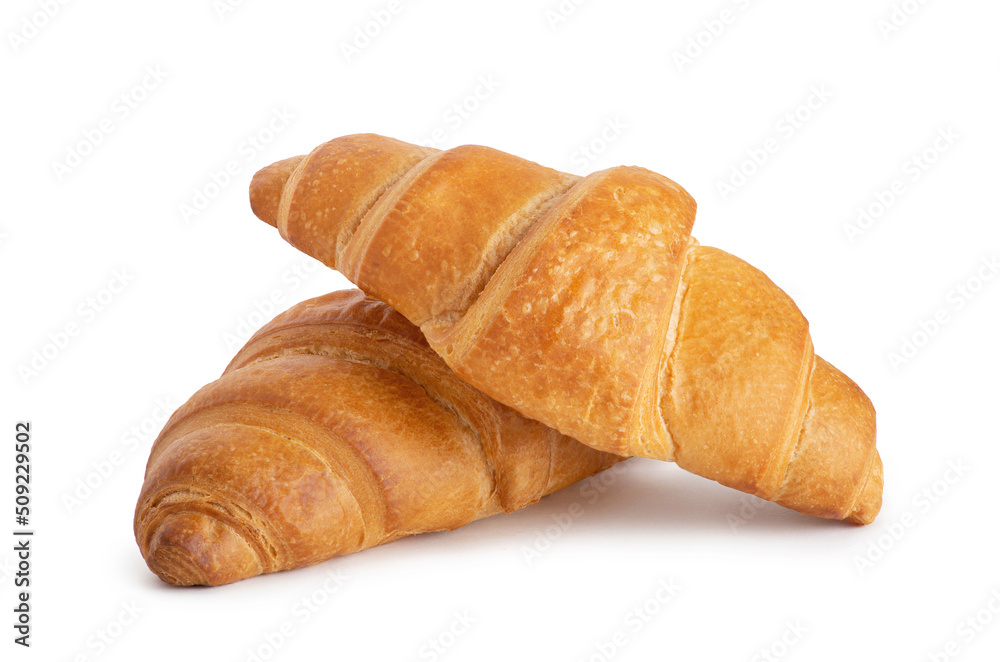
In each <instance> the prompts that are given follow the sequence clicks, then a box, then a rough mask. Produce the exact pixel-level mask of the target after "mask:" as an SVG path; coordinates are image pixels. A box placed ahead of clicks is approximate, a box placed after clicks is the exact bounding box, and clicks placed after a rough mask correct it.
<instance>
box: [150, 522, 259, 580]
mask: <svg viewBox="0 0 1000 662" xmlns="http://www.w3.org/2000/svg"><path fill="white" fill-rule="evenodd" d="M148 540H149V547H148V549H147V550H146V553H145V558H146V565H148V566H149V569H150V570H151V571H153V573H154V574H155V575H156V576H157V577H159V578H160V579H161V580H163V581H164V582H166V583H168V584H173V585H175V586H218V585H220V584H229V583H231V582H235V581H238V580H240V579H245V578H247V577H252V576H254V575H259V574H260V573H261V569H260V564H259V563H258V562H257V558H256V555H255V554H254V553H253V550H252V549H251V548H250V547H249V545H247V543H246V541H245V540H244V539H243V537H242V536H241V535H240V534H239V533H238V532H237V531H236V530H234V529H233V527H232V526H230V525H229V524H227V523H226V522H222V521H220V520H218V519H216V518H215V517H212V516H210V515H206V514H203V513H192V512H184V513H172V514H169V515H167V516H165V517H164V518H162V519H161V520H160V521H159V522H158V524H157V527H156V530H155V531H154V532H153V533H152V535H151V536H149V538H148Z"/></svg>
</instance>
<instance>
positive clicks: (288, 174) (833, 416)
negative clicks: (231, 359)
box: [250, 134, 882, 524]
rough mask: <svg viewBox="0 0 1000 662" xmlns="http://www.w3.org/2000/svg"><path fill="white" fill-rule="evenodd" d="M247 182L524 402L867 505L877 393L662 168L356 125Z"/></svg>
mask: <svg viewBox="0 0 1000 662" xmlns="http://www.w3.org/2000/svg"><path fill="white" fill-rule="evenodd" d="M250 201H251V206H252V208H253V211H254V213H255V214H256V215H257V216H258V217H259V218H261V219H262V220H264V221H266V222H267V223H269V224H271V225H273V226H275V227H277V229H278V230H279V231H280V233H281V235H282V236H283V237H284V238H285V239H286V240H287V241H289V242H290V243H291V244H292V245H293V246H295V247H297V248H299V249H300V250H302V251H304V252H306V253H308V254H309V255H312V256H313V257H315V258H317V259H319V260H320V261H322V262H324V263H326V264H327V265H329V266H331V267H334V268H336V269H337V270H339V271H340V272H341V273H343V274H344V275H345V276H346V277H347V278H348V279H350V280H351V281H352V282H354V283H355V284H357V285H358V286H359V287H360V288H361V289H362V290H364V291H365V292H367V293H368V294H370V295H372V296H375V297H377V298H379V299H381V300H383V301H385V302H386V303H388V304H389V305H390V306H392V307H393V308H395V309H396V310H398V311H399V312H400V313H402V314H403V315H404V316H405V317H406V318H407V319H409V320H410V321H411V322H413V323H414V324H416V325H417V326H419V327H420V329H421V330H422V331H423V333H424V335H425V336H426V337H427V340H428V341H429V343H430V346H431V347H432V348H433V349H434V350H435V351H436V352H437V353H438V354H439V355H441V356H442V357H443V358H444V360H445V361H446V362H447V363H448V365H449V366H450V367H451V368H452V370H454V371H455V372H456V373H457V374H458V375H459V376H460V377H462V378H463V379H464V380H466V381H467V382H469V383H470V384H472V385H473V386H475V387H476V388H478V389H480V390H482V391H484V392H485V393H487V394H489V395H490V396H492V397H494V398H496V399H497V400H499V401H500V402H503V403H504V404H506V405H508V406H510V407H513V408H514V409H516V410H517V411H519V412H520V413H522V414H524V415H525V416H528V417H530V418H533V419H536V420H539V421H541V422H543V423H545V424H546V425H549V426H551V427H554V428H556V429H558V430H559V431H560V432H562V433H563V434H567V435H570V436H572V437H575V438H577V439H579V440H580V441H582V442H584V443H586V444H589V445H591V446H593V447H594V448H598V449H601V450H604V451H609V452H612V453H616V454H620V455H630V456H631V455H637V456H643V457H651V458H658V459H661V460H673V461H676V463H677V464H678V465H679V466H681V467H682V468H684V469H687V470H689V471H692V472H694V473H696V474H699V475H701V476H705V477H707V478H711V479H713V480H716V481H718V482H720V483H722V484H724V485H728V486H730V487H733V488H736V489H738V490H742V491H744V492H749V493H752V494H755V495H757V496H759V497H762V498H764V499H768V500H772V501H776V502H777V503H779V504H782V505H784V506H787V507H789V508H793V509H795V510H798V511H801V512H803V513H808V514H810V515H816V516H819V517H827V518H836V519H844V518H850V520H852V521H854V522H857V523H862V524H866V523H869V522H871V521H872V520H873V519H874V518H875V515H876V514H877V513H878V510H879V508H880V507H881V500H882V497H881V494H882V462H881V459H880V458H879V455H878V452H877V451H876V449H875V412H874V409H873V407H872V404H871V401H870V400H869V399H868V397H867V396H866V395H865V394H864V392H862V391H861V389H860V388H858V386H857V385H856V384H855V383H854V382H852V381H851V380H850V379H849V378H847V377H846V376H845V375H844V374H843V373H841V372H840V371H838V370H837V369H836V368H834V367H833V366H832V365H830V364H829V363H827V362H826V361H824V360H823V359H821V358H819V357H818V356H816V355H815V354H814V352H813V346H812V342H811V340H810V336H809V329H808V324H807V322H806V319H805V317H803V315H802V313H801V312H800V311H799V309H798V308H797V307H796V305H795V303H794V302H793V301H792V300H791V299H790V298H789V297H788V295H786V294H785V293H784V292H783V291H782V290H781V289H779V288H778V287H777V286H776V285H775V284H774V283H772V282H771V281H770V280H769V279H768V278H767V276H765V275H764V274H763V273H761V272H760V271H758V270H757V269H755V268H754V267H752V266H750V265H749V264H747V263H746V262H744V261H742V260H740V259H739V258H737V257H734V256H732V255H730V254H728V253H725V252H723V251H721V250H718V249H715V248H708V247H704V246H700V245H699V244H698V243H697V242H696V241H695V240H694V239H693V238H692V237H691V235H690V232H691V227H692V225H693V223H694V215H695V202H694V200H693V199H692V198H691V196H690V195H688V193H687V192H686V191H685V190H684V189H682V188H681V187H680V186H679V185H677V184H675V183H674V182H672V181H671V180H669V179H667V178H666V177H663V176H661V175H658V174H656V173H654V172H651V171H649V170H645V169H643V168H638V167H617V168H611V169H609V170H603V171H601V172H596V173H594V174H591V175H589V176H587V177H583V178H581V177H577V176H574V175H570V174H566V173H562V172H558V171H556V170H552V169H550V168H545V167H542V166H540V165H538V164H536V163H532V162H530V161H526V160H524V159H520V158H517V157H515V156H511V155H509V154H505V153H503V152H499V151H496V150H494V149H490V148H487V147H480V146H474V145H467V146H463V147H458V148H455V149H450V150H447V151H439V150H435V149H430V148H425V147H418V146H415V145H411V144H408V143H404V142H400V141H398V140H393V139H390V138H384V137H381V136H377V135H371V134H364V135H354V136H346V137H343V138H338V139H335V140H332V141H330V142H328V143H325V144H323V145H320V146H319V147H317V148H316V149H315V150H313V151H312V152H311V153H310V154H309V155H308V156H298V157H293V158H290V159H285V160H283V161H279V162H277V163H274V164H272V165H271V166H268V167H266V168H264V169H263V170H261V171H259V172H258V173H257V174H256V175H255V176H254V178H253V181H252V183H251V185H250Z"/></svg>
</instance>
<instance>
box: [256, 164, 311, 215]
mask: <svg viewBox="0 0 1000 662" xmlns="http://www.w3.org/2000/svg"><path fill="white" fill-rule="evenodd" d="M304 158H305V156H293V157H291V158H287V159H282V160H281V161H277V162H275V163H272V164H271V165H269V166H267V167H266V168H262V169H261V170H258V171H257V173H256V174H255V175H254V176H253V179H251V180H250V208H251V209H252V210H253V213H254V215H255V216H256V217H257V218H259V219H260V220H262V221H264V222H265V223H268V224H270V225H272V226H274V227H278V209H279V208H280V206H281V193H282V191H283V190H284V188H285V182H287V181H288V178H289V177H291V176H292V171H294V170H295V168H297V167H298V165H299V163H301V162H302V159H304Z"/></svg>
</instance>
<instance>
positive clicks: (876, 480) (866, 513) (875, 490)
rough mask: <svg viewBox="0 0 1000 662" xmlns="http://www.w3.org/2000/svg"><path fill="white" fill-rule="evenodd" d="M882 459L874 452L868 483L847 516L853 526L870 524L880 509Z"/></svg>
mask: <svg viewBox="0 0 1000 662" xmlns="http://www.w3.org/2000/svg"><path fill="white" fill-rule="evenodd" d="M883 480H884V478H883V474H882V458H881V457H879V454H878V451H875V458H874V459H873V461H872V468H871V471H869V472H868V482H867V483H866V484H865V486H864V488H863V489H862V491H861V496H860V497H859V498H858V503H857V504H856V505H855V506H854V508H853V509H852V510H851V512H850V513H849V514H848V515H847V519H849V520H850V521H852V522H854V523H855V524H871V523H872V522H874V521H875V516H876V515H878V512H879V510H881V509H882V483H883Z"/></svg>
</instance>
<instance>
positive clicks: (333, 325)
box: [135, 290, 623, 585]
mask: <svg viewBox="0 0 1000 662" xmlns="http://www.w3.org/2000/svg"><path fill="white" fill-rule="evenodd" d="M621 459H623V458H620V457H618V456H615V455H611V454H608V453H602V452H600V451H596V450H594V449H592V448H589V447H587V446H584V445H583V444H580V443H578V442H576V441H574V440H572V439H570V438H569V437H565V436H563V435H561V434H559V433H558V432H556V431H555V430H551V429H549V428H546V427H545V426H543V425H541V424H540V423H537V422H535V421H531V420H528V419H526V418H524V417H522V416H520V415H519V414H517V413H516V412H514V411H513V410H511V409H509V408H507V407H505V406H503V405H501V404H499V403H497V402H495V401H494V400H491V399H489V398H488V397H486V396H485V395H483V394H482V393H480V392H478V391H476V390H475V389H473V388H472V387H471V386H469V385H468V384H466V383H465V382H463V381H462V380H460V379H458V378H457V377H455V375H454V374H453V373H452V372H451V371H450V370H449V369H448V367H447V366H446V365H445V364H444V362H443V361H442V360H441V359H440V358H439V357H438V356H437V355H436V354H435V353H434V352H433V351H431V349H430V348H429V347H428V346H427V343H426V342H425V341H424V339H423V336H421V334H420V332H419V331H418V330H417V328H416V327H414V326H413V325H411V324H410V323H409V322H407V321H406V320H405V319H403V318H402V316H400V315H399V314H398V313H396V312H394V311H392V310H391V309H390V308H389V307H388V306H386V305H385V304H383V303H381V302H379V301H376V300H374V299H370V298H367V297H365V296H364V294H362V293H361V292H359V291H357V290H351V291H343V292H334V293H332V294H329V295H326V296H323V297H319V298H317V299H312V300H310V301H306V302H304V303H301V304H299V305H297V306H295V307H293V308H292V309H290V310H288V311H287V312H285V313H283V314H282V315H279V316H278V317H277V318H275V319H274V320H273V321H272V322H271V323H269V324H268V325H267V326H265V327H264V328H262V329H261V330H260V331H259V332H258V333H257V334H256V335H255V336H254V337H253V338H251V339H250V341H249V342H248V343H247V344H246V346H245V347H244V348H243V349H242V350H240V352H239V353H238V354H237V355H236V357H235V358H234V359H233V361H232V363H230V364H229V367H228V368H227V369H226V371H225V373H224V374H223V375H222V377H221V378H219V379H218V380H217V381H215V382H213V383H211V384H209V385H208V386H205V387H204V388H203V389H201V390H200V391H198V392H197V393H196V394H195V395H194V396H192V398H191V399H190V400H189V401H188V402H187V403H186V404H185V405H184V406H182V407H181V408H180V409H178V410H177V412H176V413H175V414H174V415H173V416H172V417H171V418H170V420H169V421H168V422H167V424H166V426H165V427H164V429H163V431H162V432H161V433H160V436H159V437H158V438H157V439H156V442H155V443H154V445H153V449H152V452H151V454H150V457H149V463H148V465H147V467H146V479H145V483H144V484H143V488H142V493H141V495H140V497H139V503H138V505H137V506H136V512H135V536H136V541H137V542H138V543H139V548H140V550H141V551H142V555H143V557H144V558H145V559H146V563H147V564H148V565H149V568H150V569H151V570H152V571H153V572H154V573H156V574H157V575H158V576H159V577H160V578H161V579H162V580H164V581H166V582H169V583H171V584H182V585H191V584H208V585H217V584H225V583H229V582H233V581H237V580H239V579H244V578H246V577H252V576H254V575H259V574H262V573H266V572H275V571H277V570H287V569H290V568H297V567H301V566H305V565H309V564H312V563H317V562H319V561H322V560H324V559H327V558H330V557H332V556H336V555H341V554H349V553H351V552H355V551H358V550H360V549H365V548H367V547H372V546H374V545H378V544H381V543H384V542H388V541H391V540H395V539H397V538H400V537H402V536H406V535H410V534H414V533H422V532H425V531H436V530H440V529H454V528H456V527H459V526H462V525H463V524H467V523H469V522H471V521H473V520H476V519H480V518H482V517H487V516H489V515H493V514H495V513H499V512H501V511H504V512H510V511H512V510H516V509H518V508H522V507H524V506H526V505H528V504H530V503H533V502H535V501H537V500H538V499H539V498H540V497H542V496H544V495H546V494H550V493H552V492H554V491H556V490H558V489H561V488H563V487H566V486H568V485H570V484H572V483H574V482H576V481H578V480H580V479H582V478H584V477H586V476H590V475H591V474H594V473H596V472H598V471H601V470H602V469H606V468H608V467H610V466H612V465H613V464H615V463H616V462H618V461H620V460H621Z"/></svg>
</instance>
